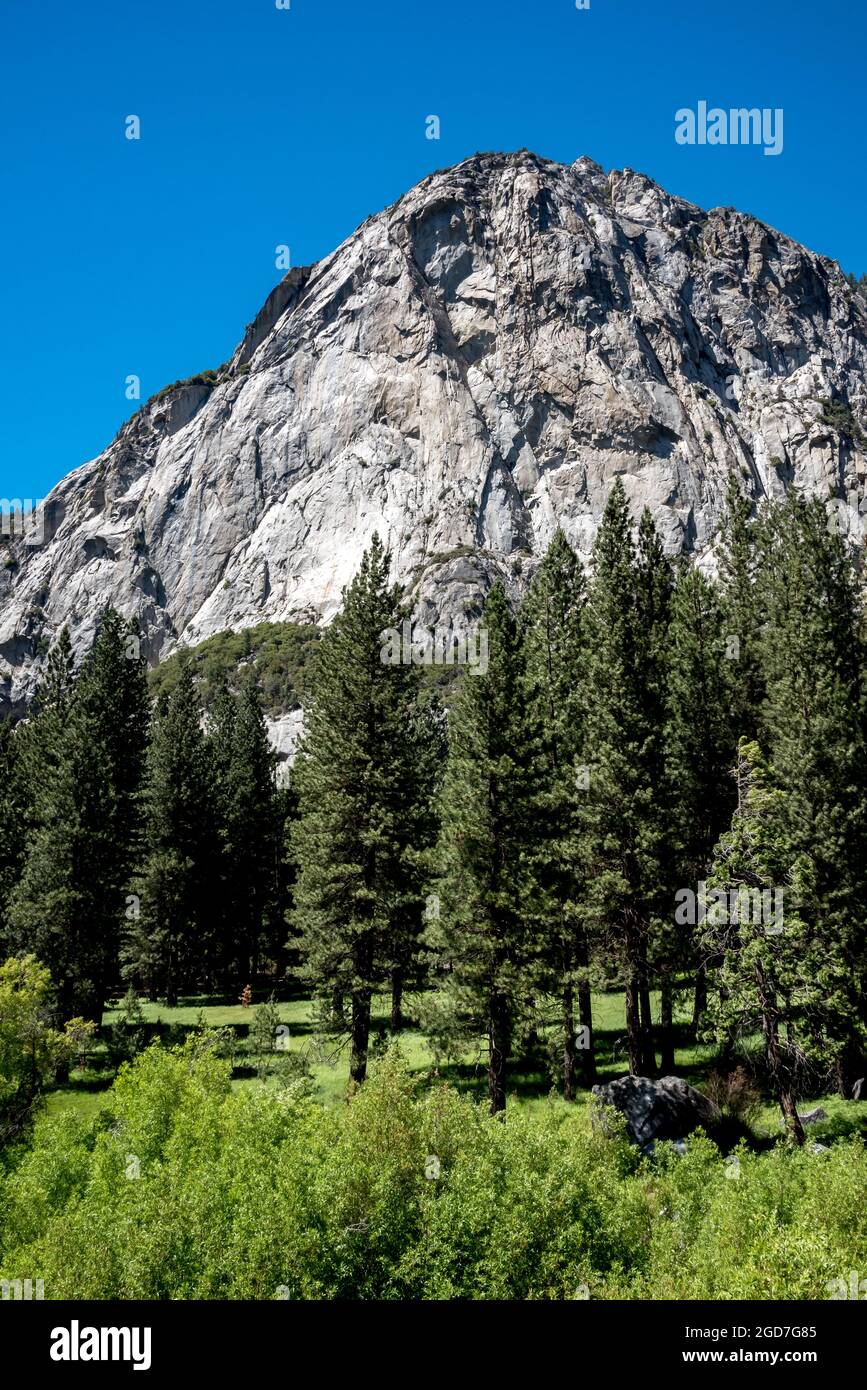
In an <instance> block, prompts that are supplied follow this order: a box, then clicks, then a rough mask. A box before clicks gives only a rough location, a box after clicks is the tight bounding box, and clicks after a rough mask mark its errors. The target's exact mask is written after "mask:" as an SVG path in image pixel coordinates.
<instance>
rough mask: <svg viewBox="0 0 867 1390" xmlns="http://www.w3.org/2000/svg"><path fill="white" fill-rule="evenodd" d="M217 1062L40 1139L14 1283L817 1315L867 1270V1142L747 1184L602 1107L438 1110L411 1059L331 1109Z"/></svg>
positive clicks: (143, 1058) (694, 1149) (750, 1167)
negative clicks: (784, 1305) (794, 1305)
mask: <svg viewBox="0 0 867 1390" xmlns="http://www.w3.org/2000/svg"><path fill="white" fill-rule="evenodd" d="M217 1053H218V1049H217V1047H216V1046H215V1042H214V1039H213V1038H211V1037H210V1036H209V1035H208V1034H206V1033H201V1034H196V1035H194V1036H193V1037H192V1038H190V1039H189V1040H188V1041H187V1043H186V1044H185V1045H184V1047H183V1048H179V1049H176V1050H174V1051H166V1050H164V1049H161V1048H159V1047H150V1048H147V1049H146V1050H145V1051H144V1052H143V1053H141V1054H140V1055H139V1056H138V1057H137V1058H136V1059H135V1061H134V1062H133V1063H132V1064H131V1065H129V1066H125V1067H124V1068H122V1070H121V1073H120V1075H119V1077H118V1080H117V1082H116V1083H115V1086H114V1088H113V1090H112V1092H111V1093H110V1094H109V1095H108V1097H107V1107H106V1111H105V1113H103V1114H101V1115H100V1116H99V1117H98V1118H97V1119H96V1120H94V1121H92V1122H91V1123H90V1124H84V1123H82V1122H81V1121H78V1120H71V1119H70V1118H69V1117H63V1119H56V1120H51V1119H42V1120H40V1122H39V1124H38V1125H37V1129H36V1133H35V1135H34V1141H33V1144H32V1147H31V1148H30V1150H29V1151H27V1152H26V1153H25V1154H24V1155H23V1156H22V1157H21V1158H20V1161H19V1162H18V1164H17V1167H14V1168H13V1170H12V1171H11V1172H9V1173H8V1174H7V1175H6V1177H5V1178H3V1179H0V1222H2V1225H0V1276H2V1277H3V1278H20V1277H25V1276H26V1275H27V1272H28V1271H30V1270H33V1269H38V1270H40V1272H41V1273H42V1276H43V1277H44V1279H45V1290H46V1296H47V1297H48V1298H75V1299H82V1298H84V1299H87V1298H101V1299H110V1298H125V1299H129V1298H149V1299H150V1298H211V1299H222V1298H229V1299H273V1298H280V1297H289V1298H293V1299H422V1298H425V1299H493V1298H496V1299H570V1298H575V1297H576V1296H579V1295H578V1290H580V1289H581V1288H582V1286H586V1288H587V1290H588V1291H589V1294H590V1297H591V1298H606V1299H614V1298H642V1299H690V1298H692V1299H694V1298H699V1299H701V1298H710V1299H731V1298H746V1299H763V1298H781V1299H798V1298H805V1299H813V1298H826V1297H827V1296H828V1294H827V1284H828V1282H829V1281H830V1280H831V1279H834V1278H838V1277H840V1276H841V1275H846V1274H847V1272H848V1271H849V1270H850V1269H853V1268H854V1269H858V1268H863V1267H864V1260H865V1253H867V1203H865V1201H864V1194H865V1187H867V1156H865V1151H864V1147H863V1145H862V1144H861V1143H860V1141H853V1142H843V1143H839V1144H837V1145H835V1146H834V1147H833V1149H831V1150H830V1151H828V1152H827V1153H824V1154H822V1155H816V1154H812V1153H810V1152H809V1151H808V1150H798V1151H792V1150H790V1149H788V1148H787V1147H786V1146H784V1145H781V1146H779V1147H778V1148H776V1149H774V1150H772V1151H771V1152H768V1153H763V1154H758V1155H757V1154H753V1153H750V1152H749V1151H748V1149H747V1148H746V1147H745V1146H742V1147H741V1149H740V1150H739V1151H738V1160H739V1166H738V1168H737V1169H736V1170H733V1169H732V1167H731V1166H728V1167H727V1166H726V1164H725V1162H724V1160H723V1158H722V1157H721V1155H720V1153H719V1151H718V1149H717V1148H716V1146H715V1145H714V1144H713V1143H711V1141H710V1140H709V1139H707V1138H705V1137H704V1136H702V1135H701V1134H700V1133H699V1134H697V1135H693V1136H692V1137H691V1138H690V1139H689V1141H688V1143H687V1150H686V1154H685V1155H684V1156H683V1157H681V1156H679V1155H678V1154H676V1153H675V1152H674V1150H673V1148H672V1146H670V1145H664V1144H663V1145H659V1146H658V1147H657V1155H656V1157H655V1158H654V1159H653V1160H646V1159H642V1158H640V1156H639V1155H638V1153H637V1151H636V1150H635V1148H634V1147H633V1146H631V1145H630V1144H628V1143H627V1142H626V1141H625V1140H623V1139H621V1138H617V1137H615V1138H607V1137H606V1136H605V1134H603V1133H601V1132H600V1131H599V1130H597V1129H594V1128H593V1126H592V1125H591V1123H590V1120H589V1116H588V1114H587V1111H586V1110H583V1109H581V1110H578V1109H575V1108H574V1107H567V1106H563V1105H560V1104H553V1103H552V1104H548V1105H545V1104H543V1105H542V1106H540V1107H538V1108H534V1109H533V1110H529V1109H521V1108H516V1109H514V1110H511V1111H509V1112H508V1113H507V1114H506V1116H505V1118H504V1117H502V1116H500V1117H492V1116H490V1115H489V1114H488V1113H487V1109H486V1108H484V1107H482V1106H481V1105H479V1104H477V1103H476V1102H474V1101H473V1100H472V1099H470V1098H469V1097H462V1096H459V1095H458V1094H457V1093H456V1092H454V1091H452V1090H451V1089H449V1088H448V1087H447V1086H435V1087H433V1088H432V1089H429V1090H428V1091H427V1092H420V1091H419V1086H418V1083H417V1081H416V1080H415V1079H414V1078H413V1077H411V1076H410V1074H409V1073H408V1071H407V1069H406V1067H405V1065H404V1064H403V1062H402V1060H401V1058H400V1055H399V1053H398V1052H397V1051H396V1050H394V1049H392V1050H390V1051H389V1053H388V1054H387V1056H386V1057H384V1058H383V1059H382V1060H381V1061H380V1062H379V1063H378V1064H377V1065H376V1066H375V1067H374V1068H373V1069H372V1072H371V1075H370V1078H369V1079H368V1081H367V1082H366V1083H365V1084H364V1086H362V1087H361V1088H360V1089H359V1090H358V1091H357V1092H356V1093H355V1094H354V1095H353V1096H352V1098H351V1099H350V1101H349V1103H348V1104H346V1105H344V1106H340V1107H337V1108H334V1109H328V1110H326V1109H324V1108H323V1107H321V1106H320V1105H318V1104H317V1103H316V1102H315V1100H314V1099H313V1098H312V1097H311V1094H310V1086H309V1084H308V1083H307V1082H306V1081H305V1080H304V1079H303V1078H302V1079H300V1080H298V1081H294V1082H290V1084H288V1085H286V1086H284V1087H282V1088H274V1087H266V1086H257V1085H254V1086H253V1087H252V1088H247V1089H244V1090H235V1091H233V1090H232V1089H231V1087H230V1084H229V1063H228V1062H227V1061H225V1060H224V1059H221V1058H220V1057H219V1056H218V1055H217ZM739 1086H740V1083H736V1082H735V1081H734V1079H733V1080H732V1081H731V1084H730V1087H729V1090H730V1092H731V1094H732V1096H735V1095H737V1094H738V1093H739ZM733 1103H734V1102H733ZM131 1156H134V1157H135V1158H136V1159H137V1164H136V1165H130V1162H129V1160H130V1157H131ZM735 1171H736V1172H737V1173H738V1175H739V1176H738V1180H736V1181H731V1180H730V1177H731V1175H732V1174H733V1172H735ZM131 1172H132V1173H134V1174H135V1176H130V1174H131Z"/></svg>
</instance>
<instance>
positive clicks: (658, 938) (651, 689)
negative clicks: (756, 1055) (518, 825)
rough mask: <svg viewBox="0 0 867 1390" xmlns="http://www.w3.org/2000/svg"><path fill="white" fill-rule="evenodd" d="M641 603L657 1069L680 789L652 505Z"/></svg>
mask: <svg viewBox="0 0 867 1390" xmlns="http://www.w3.org/2000/svg"><path fill="white" fill-rule="evenodd" d="M635 559H636V604H637V621H638V630H639V637H640V642H641V645H642V647H643V654H642V657H641V662H642V665H643V675H644V682H643V684H644V693H643V701H644V712H645V719H646V725H647V730H648V736H647V740H646V744H645V748H644V755H643V763H644V767H645V775H646V776H647V778H648V779H649V782H650V784H651V785H652V786H653V788H654V798H653V806H652V809H651V810H650V811H649V812H648V818H647V826H648V829H649V828H650V827H651V826H652V836H653V842H652V849H651V853H650V855H648V856H647V859H646V867H648V868H649V867H650V864H651V863H652V862H653V861H654V860H655V865H654V870H653V872H654V874H655V877H656V882H655V883H653V882H652V879H648V881H647V892H648V911H649V913H650V932H649V937H648V944H647V966H646V968H645V970H644V972H643V975H642V978H641V981H640V986H639V1011H640V1016H641V1034H642V1038H643V1040H644V1050H645V1058H644V1066H645V1067H646V1068H649V1069H651V1070H655V1069H656V1056H655V1052H654V1047H653V1020H652V1017H651V1010H650V973H651V971H653V970H658V971H659V972H660V973H661V986H662V988H661V995H662V1017H661V1020H660V1021H661V1025H662V1033H663V1037H662V1039H661V1041H662V1047H663V1052H664V1061H665V1063H666V1064H667V1065H666V1066H665V1070H669V1071H670V1070H672V1069H673V1065H674V1051H673V1028H672V961H671V952H670V949H669V942H668V938H669V934H670V923H669V918H668V913H667V907H668V903H667V894H666V885H667V884H668V883H670V881H671V875H672V872H673V855H674V849H673V843H672V836H671V830H672V823H671V816H672V809H673V800H674V789H673V787H672V786H671V784H670V781H669V778H668V768H667V763H666V755H665V726H666V717H667V713H668V687H667V668H668V658H669V650H670V642H669V625H670V621H671V601H672V592H673V587H674V578H673V571H672V567H671V562H670V561H669V560H668V558H667V556H666V554H665V551H664V549H663V545H662V541H661V540H660V537H659V534H658V532H657V530H656V526H655V524H654V521H653V518H652V516H651V514H650V511H649V509H648V508H647V507H645V508H644V509H643V511H642V513H641V519H640V521H639V524H638V538H637V544H636V556H635ZM648 844H650V841H649V840H648Z"/></svg>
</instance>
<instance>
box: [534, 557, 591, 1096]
mask: <svg viewBox="0 0 867 1390" xmlns="http://www.w3.org/2000/svg"><path fill="white" fill-rule="evenodd" d="M585 603H586V583H585V579H584V573H583V570H582V567H581V562H580V560H579V559H578V556H577V555H576V554H575V552H574V550H573V549H572V547H571V546H570V545H569V542H568V541H567V539H566V537H565V535H564V534H563V532H562V531H559V530H558V531H557V532H556V534H555V535H554V538H553V540H552V541H551V544H550V546H549V548H548V552H547V554H546V556H545V558H544V560H543V561H542V563H541V565H540V566H539V569H538V570H537V572H536V575H535V576H534V579H533V582H532V584H531V586H530V589H529V591H528V593H527V597H526V599H525V601H524V603H523V605H522V608H521V613H520V621H519V631H520V635H521V641H522V648H523V669H524V690H523V706H524V709H525V711H526V721H527V739H528V752H529V755H530V759H531V768H532V790H531V793H530V794H531V796H532V802H531V805H530V806H529V807H528V814H527V835H528V845H527V855H528V868H529V872H530V874H531V877H532V881H533V885H534V889H535V892H534V897H533V904H528V911H530V910H532V906H533V905H535V908H536V911H537V920H536V923H535V925H536V930H537V931H538V932H539V934H540V938H541V939H540V944H539V961H540V965H541V970H542V973H541V981H540V984H541V988H542V989H544V990H545V992H546V993H549V994H554V995H555V996H556V997H558V998H559V999H560V1001H561V1020H562V1024H561V1026H562V1034H563V1044H562V1057H563V1093H564V1096H565V1098H566V1099H567V1100H574V1098H575V1083H576V1079H578V1078H579V1077H580V1080H581V1083H582V1085H584V1086H590V1085H592V1083H593V1081H594V1080H595V1066H594V1040H593V1019H592V1005H591V992H590V941H589V933H588V929H587V921H586V915H585V912H584V906H583V883H584V867H585V866H584V865H583V862H582V846H581V835H580V831H581V816H580V808H581V805H582V802H583V799H584V798H585V797H586V794H587V781H586V768H585V761H584V760H585V751H584V742H585V721H586V710H585V704H586V698H587V696H586V691H585V680H586V672H585V666H586V652H585V646H584V643H585V636H584V607H585ZM576 1006H577V1007H576ZM576 1044H577V1045H576Z"/></svg>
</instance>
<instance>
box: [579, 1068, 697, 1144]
mask: <svg viewBox="0 0 867 1390" xmlns="http://www.w3.org/2000/svg"><path fill="white" fill-rule="evenodd" d="M593 1094H594V1096H596V1098H597V1100H598V1101H599V1102H600V1104H602V1105H608V1106H611V1107H613V1108H614V1109H615V1110H619V1111H620V1112H621V1114H623V1115H625V1116H626V1131H627V1134H628V1135H629V1138H630V1139H631V1140H632V1141H633V1142H634V1143H635V1144H637V1145H638V1146H639V1148H642V1149H643V1148H645V1147H646V1146H647V1145H648V1144H653V1143H654V1142H655V1141H656V1140H657V1139H674V1140H676V1139H682V1138H683V1137H684V1136H685V1135H687V1134H691V1133H692V1131H693V1130H694V1129H698V1128H699V1126H702V1128H704V1129H708V1130H713V1129H714V1128H715V1126H716V1125H718V1124H719V1121H720V1118H721V1117H720V1112H719V1110H718V1109H717V1107H716V1106H715V1105H714V1104H713V1102H712V1101H709V1100H708V1099H707V1096H703V1095H702V1094H701V1092H700V1091H696V1090H694V1089H693V1087H692V1086H688V1085H687V1083H686V1082H685V1081H682V1080H681V1078H680V1077H679V1076H663V1077H662V1078H661V1080H659V1081H651V1080H649V1079H648V1078H647V1077H646V1076H622V1077H620V1078H619V1079H618V1080H617V1081H609V1082H608V1084H607V1085H605V1086H594V1087H593Z"/></svg>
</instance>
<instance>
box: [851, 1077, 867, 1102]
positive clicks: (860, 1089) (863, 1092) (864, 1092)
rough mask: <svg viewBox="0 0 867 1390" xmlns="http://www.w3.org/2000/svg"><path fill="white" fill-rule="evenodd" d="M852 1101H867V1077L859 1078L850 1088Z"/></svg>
mask: <svg viewBox="0 0 867 1390" xmlns="http://www.w3.org/2000/svg"><path fill="white" fill-rule="evenodd" d="M852 1099H853V1100H867V1077H863V1076H862V1077H860V1079H859V1080H858V1081H856V1082H855V1085H854V1086H853V1087H852Z"/></svg>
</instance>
